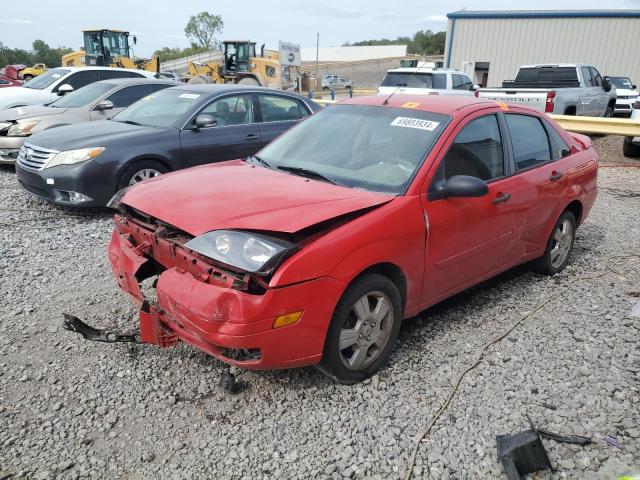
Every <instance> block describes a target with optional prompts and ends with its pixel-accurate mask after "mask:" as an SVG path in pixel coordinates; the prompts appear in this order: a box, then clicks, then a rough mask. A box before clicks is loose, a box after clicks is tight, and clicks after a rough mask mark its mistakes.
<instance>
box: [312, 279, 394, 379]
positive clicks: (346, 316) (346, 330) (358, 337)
mask: <svg viewBox="0 0 640 480" xmlns="http://www.w3.org/2000/svg"><path fill="white" fill-rule="evenodd" d="M401 322H402V299H401V297H400V292H399V291H398V288H397V287H396V285H395V284H394V283H393V282H392V281H391V280H389V278H387V277H385V276H383V275H380V274H377V273H371V274H367V275H364V276H362V277H360V278H358V279H357V280H355V281H354V282H353V283H352V284H351V285H350V286H349V287H348V288H347V289H346V290H345V292H344V294H343V295H342V298H340V301H339V302H338V305H337V306H336V309H335V311H334V313H333V317H332V318H331V323H330V325H329V330H328V332H327V337H326V339H325V345H324V352H323V355H322V360H321V361H320V364H319V365H318V366H317V367H318V369H319V370H321V371H322V372H323V373H325V374H326V375H328V376H330V377H332V378H333V379H335V380H337V381H338V382H340V383H345V384H353V383H356V382H360V381H362V380H364V379H365V378H367V377H370V376H371V375H373V374H374V373H375V372H377V371H378V370H379V369H380V368H381V367H382V366H383V365H384V364H385V363H386V362H387V359H388V358H389V355H390V354H391V351H392V350H393V348H394V346H395V343H396V340H397V339H398V333H399V331H400V323H401Z"/></svg>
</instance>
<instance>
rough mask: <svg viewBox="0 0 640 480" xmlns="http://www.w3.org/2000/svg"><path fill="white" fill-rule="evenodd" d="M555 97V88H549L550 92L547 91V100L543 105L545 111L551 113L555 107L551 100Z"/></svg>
mask: <svg viewBox="0 0 640 480" xmlns="http://www.w3.org/2000/svg"><path fill="white" fill-rule="evenodd" d="M555 98H556V92H555V90H551V91H550V92H547V102H546V103H545V106H544V112H545V113H553V108H554V107H555V105H554V104H553V100H554V99H555Z"/></svg>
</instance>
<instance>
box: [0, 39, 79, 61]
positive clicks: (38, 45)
mask: <svg viewBox="0 0 640 480" xmlns="http://www.w3.org/2000/svg"><path fill="white" fill-rule="evenodd" d="M32 47H33V50H31V51H27V50H23V49H21V48H9V47H7V46H5V45H4V44H3V43H1V42H0V66H5V65H12V64H17V63H22V64H24V65H29V66H30V65H33V64H34V63H44V64H46V65H47V67H50V68H51V67H59V66H60V64H61V63H62V56H63V55H66V54H67V53H69V52H71V49H70V48H68V47H58V48H51V47H49V45H47V43H45V42H44V41H43V40H34V42H33V44H32Z"/></svg>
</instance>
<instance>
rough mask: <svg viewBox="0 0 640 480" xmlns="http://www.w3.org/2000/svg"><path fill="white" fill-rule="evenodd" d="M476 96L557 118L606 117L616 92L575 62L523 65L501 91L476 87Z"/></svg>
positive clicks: (591, 69)
mask: <svg viewBox="0 0 640 480" xmlns="http://www.w3.org/2000/svg"><path fill="white" fill-rule="evenodd" d="M477 95H478V96H479V97H482V98H490V99H492V100H496V101H499V102H506V103H519V104H522V105H526V106H528V107H532V108H535V109H536V110H540V111H541V112H546V113H555V114H557V115H585V116H590V117H610V116H611V115H612V114H613V109H614V107H615V104H616V92H615V89H614V88H612V86H611V83H610V82H609V80H608V79H606V78H605V79H603V78H602V75H600V73H599V72H598V70H596V69H595V68H594V67H593V66H591V65H583V64H576V63H561V64H540V65H524V66H522V67H520V69H519V70H518V73H517V74H516V78H515V80H507V81H504V82H503V83H502V88H480V89H478V91H477Z"/></svg>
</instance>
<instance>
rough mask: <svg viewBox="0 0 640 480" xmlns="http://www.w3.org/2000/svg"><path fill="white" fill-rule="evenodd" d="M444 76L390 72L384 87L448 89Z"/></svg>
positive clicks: (383, 82)
mask: <svg viewBox="0 0 640 480" xmlns="http://www.w3.org/2000/svg"><path fill="white" fill-rule="evenodd" d="M446 82H447V79H446V76H445V75H443V74H435V73H434V74H431V73H420V72H417V73H416V72H388V73H387V75H386V76H385V77H384V80H382V84H381V86H382V87H409V88H440V89H445V88H447V83H446Z"/></svg>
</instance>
